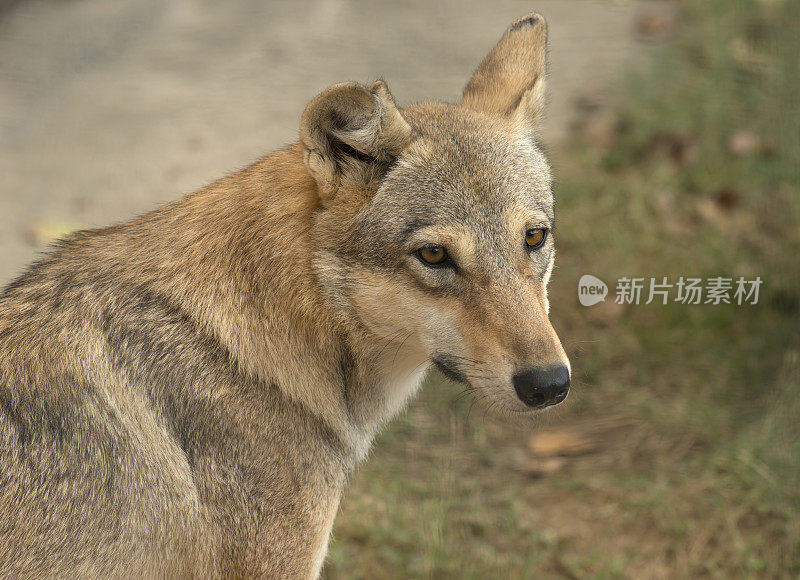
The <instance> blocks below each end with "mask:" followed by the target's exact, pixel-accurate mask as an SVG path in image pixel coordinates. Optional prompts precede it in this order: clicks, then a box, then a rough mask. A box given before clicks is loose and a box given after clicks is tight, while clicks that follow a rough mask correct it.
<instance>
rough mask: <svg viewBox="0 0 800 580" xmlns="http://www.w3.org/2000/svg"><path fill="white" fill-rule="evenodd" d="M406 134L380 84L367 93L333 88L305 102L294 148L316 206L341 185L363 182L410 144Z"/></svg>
mask: <svg viewBox="0 0 800 580" xmlns="http://www.w3.org/2000/svg"><path fill="white" fill-rule="evenodd" d="M411 135H412V130H411V127H410V126H409V124H408V123H407V122H406V120H405V119H403V116H402V115H401V114H400V112H399V111H398V110H397V106H396V105H395V102H394V99H393V98H392V95H391V93H390V92H389V88H388V87H387V86H386V83H385V82H383V81H377V82H375V83H374V84H373V85H372V86H371V87H369V88H367V87H365V86H363V85H360V84H358V83H342V84H338V85H334V86H332V87H330V88H329V89H327V90H326V91H324V92H323V93H322V94H320V95H319V96H317V97H316V98H315V99H314V100H313V101H311V102H310V103H309V104H308V106H307V107H306V110H305V112H304V113H303V118H302V120H301V122H300V142H301V143H302V145H303V154H304V160H305V164H306V167H307V168H308V171H309V173H310V174H311V175H312V177H314V179H315V180H316V182H317V184H318V186H319V190H320V195H321V196H322V201H323V202H325V201H329V200H330V199H332V198H333V197H334V196H335V194H336V191H337V190H338V188H339V187H340V185H341V184H342V182H343V181H345V180H350V182H354V181H355V182H356V183H357V182H358V181H359V180H360V181H363V182H369V181H370V180H371V179H373V178H374V177H375V176H376V174H377V173H379V172H380V171H381V170H382V169H385V167H386V166H387V165H388V164H389V163H390V162H391V161H392V160H394V158H396V157H397V156H398V155H399V154H400V152H401V151H403V149H405V148H406V147H407V146H408V144H409V143H410V141H411Z"/></svg>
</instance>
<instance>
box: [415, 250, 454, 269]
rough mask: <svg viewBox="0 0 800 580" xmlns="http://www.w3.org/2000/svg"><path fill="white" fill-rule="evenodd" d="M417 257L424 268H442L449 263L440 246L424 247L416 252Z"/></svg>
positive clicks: (445, 252) (444, 251)
mask: <svg viewBox="0 0 800 580" xmlns="http://www.w3.org/2000/svg"><path fill="white" fill-rule="evenodd" d="M417 257H418V258H419V259H420V261H421V262H422V263H423V264H425V265H426V266H444V265H445V264H447V263H448V262H449V261H450V257H449V256H448V255H447V250H445V249H444V248H443V247H442V246H425V247H424V248H420V249H419V250H417Z"/></svg>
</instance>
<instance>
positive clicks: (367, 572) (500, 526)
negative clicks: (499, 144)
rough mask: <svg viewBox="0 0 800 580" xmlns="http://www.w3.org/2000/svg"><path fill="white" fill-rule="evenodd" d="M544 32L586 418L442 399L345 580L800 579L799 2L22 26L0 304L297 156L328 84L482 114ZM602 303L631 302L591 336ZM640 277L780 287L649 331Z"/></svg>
mask: <svg viewBox="0 0 800 580" xmlns="http://www.w3.org/2000/svg"><path fill="white" fill-rule="evenodd" d="M532 10H536V11H538V12H540V13H542V14H543V15H544V16H545V17H546V18H547V19H548V21H549V25H550V83H549V92H550V97H549V110H548V116H547V119H546V121H545V127H544V132H543V139H544V144H545V146H546V148H547V149H548V152H549V155H550V157H551V160H552V162H553V165H554V171H555V175H556V186H555V196H556V199H557V211H558V220H559V221H558V229H557V232H556V236H557V240H558V242H557V246H558V249H559V255H558V260H557V268H556V270H555V272H554V275H553V280H552V283H551V301H552V309H551V317H552V319H553V322H554V325H555V327H556V329H557V330H558V332H559V334H560V336H561V337H562V340H563V341H564V343H565V347H566V349H567V352H568V354H569V356H570V359H571V361H572V367H573V373H574V379H573V380H574V386H573V389H572V391H571V394H570V398H569V400H568V403H565V404H564V405H561V406H559V407H558V408H557V409H555V410H554V411H553V412H551V413H549V414H548V415H547V416H546V417H544V418H543V419H542V421H541V424H539V425H538V426H536V427H535V428H524V429H523V428H520V427H516V426H514V425H509V424H507V423H505V422H501V421H497V420H494V419H492V418H491V417H489V416H486V415H485V413H484V411H483V409H481V408H479V407H478V406H475V407H473V406H472V401H471V398H470V397H469V396H466V397H463V396H461V394H462V389H461V388H459V387H458V386H456V385H453V384H451V383H449V382H447V381H446V380H445V379H443V378H441V377H439V376H437V375H433V376H431V378H430V379H429V380H428V382H427V384H426V385H425V387H424V389H423V392H422V394H421V396H420V397H419V398H418V399H417V400H416V401H414V402H413V404H412V405H411V406H410V408H409V411H408V413H406V414H405V415H403V416H402V417H400V418H399V419H398V420H396V421H395V422H394V423H392V425H391V426H390V428H389V429H388V430H387V431H386V432H385V433H384V434H383V435H382V436H381V437H380V438H379V440H378V441H377V442H376V445H375V448H374V451H373V453H372V457H371V459H370V461H369V462H368V463H367V464H366V465H365V466H364V467H363V468H362V469H361V470H360V471H359V472H358V473H357V474H356V475H355V476H354V478H353V481H352V484H351V486H350V488H349V490H348V492H347V495H346V498H345V501H344V502H343V504H342V508H341V513H340V515H339V517H338V519H337V521H336V525H335V530H334V539H333V542H332V544H331V551H330V554H329V557H328V563H327V565H326V567H325V570H324V574H323V575H324V577H326V578H330V579H335V578H533V577H536V578H550V577H552V578H587V577H594V578H618V577H630V578H686V577H718V578H732V577H736V578H738V577H745V578H752V577H764V578H797V577H798V576H800V518H799V517H798V513H799V512H798V509H799V508H800V397H798V387H800V279H799V277H800V275H799V274H798V271H799V270H800V259H798V256H800V101H799V99H800V2H798V1H797V0H683V1H678V0H671V1H667V0H662V1H657V0H649V1H646V2H645V1H641V2H636V1H611V0H538V1H532V2H521V1H516V0H494V1H492V2H478V1H475V0H470V1H468V2H456V1H443V2H435V3H434V2H424V1H422V0H412V1H410V2H403V3H398V2H386V3H381V2H369V1H365V0H362V1H356V0H351V1H348V0H316V1H312V0H304V1H291V2H290V1H288V0H287V1H280V2H277V1H276V2H267V1H260V2H259V1H256V0H236V1H228V2H212V1H210V0H170V1H166V2H165V1H161V0H117V1H113V2H111V1H108V0H49V1H34V0H16V1H14V0H0V283H1V284H6V283H8V282H10V281H11V280H12V279H13V278H14V277H15V276H17V275H18V274H19V273H21V271H22V269H23V268H24V267H25V265H26V264H27V263H29V262H30V261H31V260H32V259H34V258H35V256H36V254H37V252H39V251H41V250H42V249H43V248H45V247H46V245H47V244H48V243H50V242H51V241H52V240H53V239H55V238H57V237H59V236H61V235H64V234H65V233H67V232H69V231H72V230H74V229H77V228H86V227H94V226H101V225H105V224H108V223H109V222H113V221H120V220H125V219H128V218H130V217H132V216H133V215H135V214H137V213H140V212H143V211H146V210H148V209H150V208H153V207H154V206H155V205H157V204H159V203H162V202H165V201H168V200H171V199H174V198H176V197H178V196H180V195H182V194H184V193H188V192H190V191H192V190H194V189H196V188H198V187H200V186H202V185H204V184H206V183H208V182H210V181H212V180H214V179H216V178H217V177H220V176H222V175H224V174H225V173H228V172H231V171H234V170H236V169H237V168H239V167H242V166H244V165H246V164H248V163H250V162H251V161H253V160H255V159H257V158H259V157H260V156H261V155H263V154H265V153H268V152H270V151H271V150H273V149H275V148H277V147H279V146H282V145H284V144H287V143H290V142H293V141H295V140H296V139H297V131H298V126H299V118H300V114H301V113H302V111H303V109H304V107H305V105H306V103H307V102H308V101H309V100H310V99H311V98H312V97H313V96H314V95H315V94H317V93H318V92H320V91H321V90H323V89H324V88H325V87H327V86H328V85H330V84H333V83H335V82H341V81H344V80H357V81H361V82H369V81H372V80H374V79H376V78H380V77H382V78H384V79H386V80H387V82H388V83H389V86H390V88H391V90H392V91H393V93H394V95H395V97H396V99H397V100H398V102H399V103H400V104H401V105H402V104H407V103H410V102H414V101H417V100H424V99H444V100H450V101H454V100H456V99H458V98H459V95H460V91H461V88H462V87H463V85H464V83H465V82H466V81H467V79H468V78H469V75H470V74H471V72H472V70H473V69H474V68H475V67H476V66H477V64H478V63H479V62H480V60H481V59H482V58H483V56H484V55H485V54H486V52H487V51H488V50H489V49H490V48H491V46H493V44H494V43H495V42H496V41H497V39H498V38H499V37H500V35H501V34H502V32H503V30H504V29H505V27H506V26H507V25H508V24H509V23H510V22H511V21H513V20H514V19H515V18H517V17H519V16H521V15H524V14H525V13H527V12H530V11H532ZM584 274H593V275H595V276H597V277H599V278H601V279H603V280H604V281H605V282H606V283H608V284H609V287H610V294H609V297H608V298H607V299H606V300H605V302H601V303H599V304H597V305H595V306H592V307H584V306H581V304H580V303H579V302H578V295H577V284H578V279H579V278H580V277H581V276H582V275H584ZM623 276H628V277H644V278H646V279H649V278H650V277H656V278H658V279H660V278H662V277H665V276H666V277H668V278H669V279H671V280H672V281H675V280H677V278H678V277H680V276H684V277H689V276H693V277H700V278H709V277H715V276H723V277H728V278H737V277H739V276H743V277H745V278H747V279H754V278H755V277H756V276H759V277H760V278H761V279H762V280H763V284H762V286H761V289H760V296H759V301H758V303H757V304H755V305H736V304H735V303H733V304H721V305H717V306H714V305H711V304H708V305H706V304H699V305H687V304H681V303H675V302H673V301H671V302H670V303H668V304H666V305H663V304H661V303H660V302H655V303H653V304H649V305H645V304H639V305H635V304H631V305H624V304H616V303H615V301H614V300H613V297H614V291H615V288H614V285H615V283H616V280H617V279H619V278H621V277H623ZM642 302H644V300H643V301H642Z"/></svg>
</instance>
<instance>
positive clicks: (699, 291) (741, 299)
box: [578, 274, 762, 306]
mask: <svg viewBox="0 0 800 580" xmlns="http://www.w3.org/2000/svg"><path fill="white" fill-rule="evenodd" d="M761 284H762V280H761V277H760V276H756V278H755V279H754V280H746V279H745V278H744V277H742V276H740V277H739V278H736V279H734V278H726V277H724V276H716V277H713V278H689V277H686V278H685V277H683V276H681V277H679V278H678V279H677V280H674V279H669V278H667V277H666V276H664V277H661V278H645V277H642V278H629V277H627V276H623V277H622V278H619V279H618V280H617V284H616V293H615V297H614V302H615V303H616V304H652V303H656V304H667V303H669V302H678V303H680V304H709V305H712V306H717V305H720V304H736V305H739V306H741V305H743V304H750V305H754V304H758V296H759V289H760V287H761ZM607 294H608V286H606V284H605V283H604V282H603V281H602V280H600V279H599V278H597V277H595V276H592V275H590V274H586V275H584V276H581V279H580V280H579V281H578V300H579V301H580V303H581V304H582V305H584V306H593V305H595V304H597V303H598V302H603V301H605V298H606V296H607Z"/></svg>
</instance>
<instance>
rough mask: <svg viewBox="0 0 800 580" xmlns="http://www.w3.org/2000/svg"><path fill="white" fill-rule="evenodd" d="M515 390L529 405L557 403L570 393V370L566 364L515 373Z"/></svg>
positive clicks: (547, 405)
mask: <svg viewBox="0 0 800 580" xmlns="http://www.w3.org/2000/svg"><path fill="white" fill-rule="evenodd" d="M513 382H514V390H515V391H517V396H518V397H519V398H520V400H521V401H522V402H523V403H525V404H526V405H528V406H529V407H535V408H537V409H541V408H544V407H549V406H550V405H557V404H558V403H560V402H561V401H563V400H564V399H566V398H567V393H569V371H568V370H567V367H565V366H564V365H558V366H555V367H547V368H532V369H527V370H524V371H522V372H519V373H517V374H516V375H514V378H513Z"/></svg>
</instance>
